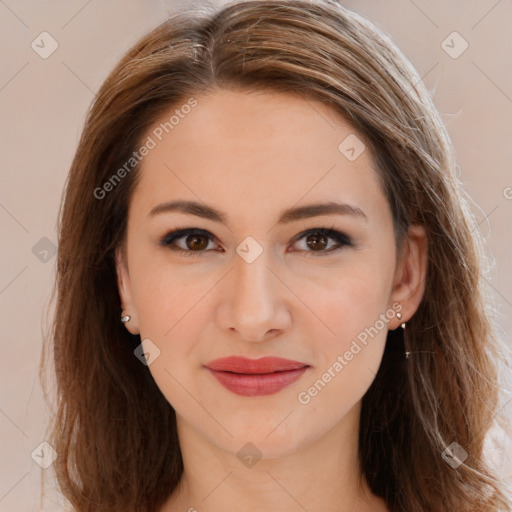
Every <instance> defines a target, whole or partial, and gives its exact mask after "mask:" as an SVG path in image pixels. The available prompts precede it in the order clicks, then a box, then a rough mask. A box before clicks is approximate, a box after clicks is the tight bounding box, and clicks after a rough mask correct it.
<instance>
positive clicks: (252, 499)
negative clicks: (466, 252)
mask: <svg viewBox="0 0 512 512" xmlns="http://www.w3.org/2000/svg"><path fill="white" fill-rule="evenodd" d="M196 98H197V100H198V105H197V106H196V107H195V108H194V109H192V110H191V112H190V113H189V114H187V115H186V116H185V117H184V119H181V120H180V122H179V124H178V125H177V126H175V127H174V129H173V131H172V132H170V133H169V134H168V135H167V136H166V137H165V138H164V139H163V140H162V141H161V142H160V143H159V144H158V145H157V146H156V147H155V148H154V149H152V150H151V151H150V152H149V154H148V155H147V156H146V157H145V158H144V160H143V166H142V169H141V171H140V172H141V173H142V174H141V176H140V178H141V180H140V182H139V183H138V185H137V188H136V189H135V191H134V194H133V196H132V198H131V202H130V207H129V215H128V228H127V237H126V240H125V244H124V245H123V246H122V248H120V250H118V251H117V253H116V256H117V275H118V286H119V292H120V297H121V302H122V307H123V311H124V312H125V314H126V313H127V314H130V315H131V317H132V318H131V320H130V321H129V322H128V323H127V324H125V325H126V328H127V329H128V330H129V331H130V332H131V333H133V334H140V336H141V340H145V341H144V342H143V346H144V347H145V348H146V349H148V350H153V349H152V348H151V346H156V347H158V349H159V350H160V354H159V356H158V357H156V359H154V361H153V362H152V363H151V364H150V365H149V370H150V372H151V374H152V376H153V378H154V379H155V381H156V383H157V385H158V386H159V388H160V389H161V391H162V393H163V394H164V396H165V397H166V398H167V400H168V401H169V403H170V404H171V405H172V406H173V408H174V409H175V411H176V415H177V425H178V433H179V439H180V446H181V450H182V455H183V459H184V467H185V471H184V474H183V477H182V479H181V481H180V485H179V487H178V488H177V489H176V490H175V492H173V493H172V494H171V495H170V497H169V499H168V501H167V502H166V503H165V505H164V507H163V508H162V509H161V512H171V511H175V510H180V511H184V510H195V509H196V510H200V511H202V512H208V511H217V510H225V511H235V510H246V511H261V510H281V511H298V510H304V509H305V510H308V511H317V510H322V511H332V512H334V511H337V512H345V511H351V510H358V511H359V512H361V511H363V512H364V511H370V510H371V511H385V510H388V509H387V508H386V506H385V504H384V502H383V500H381V499H380V498H378V497H377V496H375V495H373V494H372V493H371V491H370V489H369V488H368V485H367V483H366V482H365V480H364V478H361V472H360V467H359V463H358V456H357V439H358V428H359V417H360V406H361V399H362V397H363V395H364V394H365V392H366V390H367V389H368V388H369V386H370V384H371V383H372V381H373V379H374V377H375V374H376V372H377V370H378V367H379V365H380V362H381V359H382V354H383V350H384V346H385V341H386V334H387V331H388V329H396V328H399V326H400V324H401V323H402V322H404V321H407V320H408V319H409V318H410V317H411V316H412V315H413V314H414V312H415V311H416V309H417V307H418V305H419V303H420V301H421V297H422V294H423V291H424V288H423V282H424V278H425V272H426V261H427V242H426V236H425V231H424V229H423V228H422V227H421V226H412V227H411V229H410V231H409V233H408V238H407V240H406V242H405V244H404V246H403V250H402V251H400V254H397V252H396V249H395V239H394V232H393V222H392V215H391V210H390V207H389V204H388V202H387V200H386V197H385V195H384V192H383V189H382V186H381V184H380V181H379V178H378V175H377V173H376V171H375V169H374V163H373V159H372V156H371V154H370V151H369V149H368V148H369V146H368V145H366V150H364V151H363V152H362V153H361V154H360V156H359V157H358V158H357V159H356V160H355V161H349V160H348V159H347V158H346V157H345V155H344V154H342V153H341V152H340V151H339V150H338V145H339V144H340V142H342V141H343V140H344V139H345V138H346V137H347V136H348V135H350V134H356V135H357V136H358V138H359V139H360V140H361V141H363V140H364V139H363V137H362V136H361V135H359V134H357V132H356V131H355V130H354V129H353V128H352V127H351V126H350V125H349V124H348V123H347V122H346V121H345V120H344V119H343V118H341V117H340V116H337V115H336V114H335V113H334V112H332V111H331V110H330V109H328V107H326V106H324V105H323V104H321V103H317V102H314V101H310V100H308V101H306V100H305V99H303V98H302V97H300V96H298V95H293V94H283V93H276V94H273V93H268V92H265V93H261V92H242V91H227V90H217V91H215V92H214V93H211V94H209V95H207V96H197V97H196ZM175 109H176V106H173V108H171V109H169V114H166V115H164V116H162V119H161V121H164V120H166V119H169V116H170V115H171V114H172V113H173V112H174V110H175ZM159 123H160V121H159V122H158V123H155V126H157V125H158V124H159ZM149 134H151V130H150V131H148V133H147V134H146V135H149ZM176 199H186V200H194V201H200V202H204V203H206V204H208V205H211V206H213V207H215V208H217V209H219V210H222V211H223V212H225V215H226V218H227V225H224V224H221V223H219V222H215V221H213V220H210V219H204V218H199V217H197V216H194V215H191V214H185V213H182V212H167V213H163V214H160V215H155V216H153V217H152V216H149V215H148V214H149V212H150V211H151V209H152V208H153V207H155V206H156V205H158V204H160V203H164V202H167V201H171V200H176ZM328 201H338V202H342V203H347V204H350V205H353V206H356V207H358V208H360V209H361V210H362V211H363V212H364V214H365V216H366V218H363V217H360V216H356V215H350V214H345V215H339V214H337V215H322V216H317V217H311V218H307V219H302V220H296V221H293V222H291V223H289V224H286V225H278V224H276V223H277V219H278V217H279V215H280V213H281V212H282V211H283V210H284V209H286V208H291V207H294V206H304V205H306V204H311V203H317V202H321V203H323V202H328ZM184 227H195V228H201V229H204V230H207V231H208V232H210V233H211V234H212V235H213V237H214V239H213V241H209V240H208V239H207V238H202V239H200V240H199V249H197V245H196V246H194V237H193V236H192V237H190V236H189V238H188V241H189V245H187V237H184V238H181V239H180V240H177V241H175V245H178V246H179V247H181V248H184V249H185V250H188V251H190V252H193V251H194V250H195V251H196V252H195V253H194V254H195V255H192V256H187V255H184V254H181V253H178V252H175V251H173V250H172V249H171V248H170V247H163V246H160V245H158V241H159V239H161V238H163V237H164V236H165V235H166V234H167V233H169V232H170V231H171V230H174V229H178V228H184ZM319 227H327V228H331V227H333V228H334V229H336V230H338V231H341V232H342V233H345V234H346V235H348V236H349V237H350V238H351V240H352V242H353V245H343V246H341V248H339V249H338V250H335V251H332V250H331V248H332V247H337V246H338V242H336V240H333V239H331V238H327V239H325V240H324V241H323V242H322V240H320V242H319V243H320V248H315V246H314V243H315V240H314V235H313V240H312V235H309V238H308V236H306V237H303V238H301V239H298V240H295V237H296V236H297V235H298V234H300V233H301V232H302V231H304V230H306V229H312V228H319ZM248 236H251V237H253V238H254V239H255V240H256V241H257V242H258V244H259V245H260V246H261V248H262V250H263V252H262V253H261V254H260V255H259V257H257V258H256V259H255V260H254V261H253V262H252V263H248V262H247V261H246V260H244V259H243V258H242V257H240V256H239V255H238V254H237V252H236V248H237V246H238V245H239V244H241V242H242V241H244V239H245V238H246V237H248ZM308 240H309V241H310V245H309V246H308V244H307V241H308ZM311 241H312V243H311ZM196 243H197V242H196ZM322 243H323V244H324V245H322ZM311 246H313V247H311ZM191 247H192V248H191ZM215 249H218V250H215ZM329 250H331V252H329ZM198 251H202V253H201V254H200V255H197V252H198ZM322 251H323V252H322ZM397 303H398V304H400V305H401V308H402V309H401V313H402V315H403V316H402V319H401V320H399V319H398V318H396V316H393V318H391V319H390V320H389V322H388V324H387V325H385V326H384V328H381V329H380V330H379V332H378V334H377V335H375V336H374V337H373V338H371V339H370V341H369V342H368V343H367V345H365V346H364V347H363V348H362V350H360V351H359V352H358V353H357V355H355V356H354V357H353V359H352V360H350V361H349V362H348V364H346V366H344V368H343V370H342V371H340V372H338V373H337V374H336V376H335V377H334V378H332V379H331V381H330V382H328V384H327V385H326V386H325V387H324V388H323V389H322V390H321V391H320V392H319V393H318V394H317V395H316V396H314V397H313V398H311V400H310V402H309V403H308V404H306V405H304V404H302V403H300V402H299V401H298V398H297V397H298V394H299V393H300V392H303V391H307V390H308V389H309V388H310V387H311V386H312V385H313V384H314V383H315V381H317V380H318V379H320V378H321V377H322V374H324V373H325V372H326V371H327V369H328V368H329V367H332V365H333V363H334V362H335V361H336V360H337V357H338V356H339V355H343V354H344V353H345V352H346V351H347V350H348V349H349V348H350V346H351V343H352V342H353V340H355V339H356V338H357V336H358V334H360V333H361V332H362V331H364V330H365V328H368V327H370V326H374V325H375V324H376V321H377V320H378V319H379V315H381V314H384V313H385V312H387V311H390V310H391V311H394V310H393V309H392V308H393V304H397ZM148 339H149V340H151V342H152V343H153V344H154V345H151V346H150V345H148V342H147V341H146V340H148ZM148 347H149V348H148ZM230 355H240V356H246V357H248V358H253V359H257V358H260V357H263V356H268V355H274V356H278V357H284V358H288V359H292V360H296V361H301V362H304V363H306V364H309V365H310V368H308V370H307V371H306V373H305V374H304V375H303V376H302V377H301V378H300V379H299V380H298V381H296V382H295V383H293V384H292V385H291V386H288V387H287V388H285V389H283V390H281V391H280V392H278V393H275V394H272V395H266V396H256V397H242V396H238V395H236V394H234V393H232V392H230V391H229V390H227V389H226V388H224V387H223V386H221V385H220V384H219V383H218V382H217V380H216V379H215V378H214V377H213V376H211V375H210V373H209V372H208V370H207V369H206V368H204V366H203V365H205V364H206V363H208V362H209V361H211V360H213V359H216V358H219V357H225V356H230ZM141 364H142V363H141ZM249 442H250V443H252V444H253V445H254V446H256V447H257V449H258V450H259V452H261V454H262V455H261V459H260V460H258V462H257V463H256V464H255V465H253V466H252V467H247V466H245V465H244V464H242V462H241V461H240V460H239V458H238V457H237V452H238V451H239V450H240V449H241V448H242V447H243V446H244V445H245V444H246V443H249Z"/></svg>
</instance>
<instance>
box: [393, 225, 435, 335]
mask: <svg viewBox="0 0 512 512" xmlns="http://www.w3.org/2000/svg"><path fill="white" fill-rule="evenodd" d="M427 264H428V239H427V234H426V232H425V228H424V227H423V226H421V225H420V224H413V225H411V227H410V228H409V231H408V232H407V234H406V236H405V239H404V242H403V247H402V250H401V252H400V255H399V258H398V263H397V266H396V270H395V276H394V281H393V288H392V291H391V303H392V304H393V303H397V302H398V303H400V304H401V305H402V309H401V313H402V318H401V319H398V318H394V319H393V320H391V321H390V322H389V328H390V329H396V328H397V327H398V326H399V325H400V324H402V323H403V322H407V321H408V320H409V319H410V318H411V317H412V316H413V315H414V313H415V312H416V310H417V309H418V307H419V305H420V303H421V299H422V298H423V294H424V292H425V280H426V278H427ZM395 324H396V325H395Z"/></svg>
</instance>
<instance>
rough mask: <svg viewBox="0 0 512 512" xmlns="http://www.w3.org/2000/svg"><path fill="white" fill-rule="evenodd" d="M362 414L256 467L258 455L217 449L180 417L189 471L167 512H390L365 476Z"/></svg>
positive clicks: (263, 458) (164, 510) (260, 461)
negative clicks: (360, 433)
mask: <svg viewBox="0 0 512 512" xmlns="http://www.w3.org/2000/svg"><path fill="white" fill-rule="evenodd" d="M359 414H360V404H358V405H357V406H355V407H354V408H353V409H352V410H351V411H350V412H349V413H348V414H347V415H346V416H345V417H344V418H343V420H342V421H341V422H340V423H339V424H338V425H336V427H334V428H333V429H332V430H330V431H329V432H328V433H327V434H326V435H324V436H323V437H321V438H319V439H316V440H312V441H311V442H309V443H306V444H304V445H303V446H301V447H298V448H296V449H293V450H290V452H289V453H280V454H279V456H275V455H272V456H268V457H266V456H265V454H264V453H263V454H262V456H261V458H259V459H258V460H257V462H255V463H254V461H255V460H256V459H257V458H258V456H257V455H256V456H255V458H254V459H252V460H251V458H250V456H249V457H247V458H246V459H243V457H240V458H239V457H238V456H237V452H238V450H233V451H227V450H225V449H223V448H221V447H219V446H217V445H215V444H213V443H212V442H210V440H208V439H205V438H204V437H202V436H201V435H199V434H198V432H197V431H196V430H195V429H194V428H193V427H192V426H191V425H188V424H186V423H185V422H184V420H183V418H181V417H179V416H177V425H178V434H179V439H180V447H181V451H182V457H183V463H184V471H183V475H182V478H181V480H180V483H179V485H178V487H177V488H176V489H175V491H174V492H173V493H172V495H171V496H170V498H169V500H168V501H167V502H166V504H165V506H164V507H163V508H162V510H161V512H174V511H177V510H180V511H190V512H194V511H195V510H200V511H201V512H213V511H218V510H224V511H226V512H230V511H235V510H236V511H239V510H244V511H247V512H253V511H254V512H256V511H261V510H280V511H283V512H288V511H290V512H291V511H294V512H296V511H297V510H300V508H302V509H303V510H308V511H314V510H322V511H323V512H331V511H332V512H335V511H336V512H349V511H350V512H352V511H353V510H357V511H358V512H366V511H373V512H385V511H387V508H386V507H385V504H384V501H383V500H382V499H380V498H378V497H377V496H375V495H373V494H372V493H371V491H370V489H369V487H368V485H367V483H366V481H365V479H364V478H363V477H362V474H361V469H360V465H359V458H358V443H357V441H358V428H359ZM239 444H240V447H242V446H244V445H245V442H243V441H242V442H240V443H239ZM247 453H251V449H250V448H249V449H248V450H247ZM241 459H243V460H246V461H247V463H246V464H244V463H243V462H242V461H241Z"/></svg>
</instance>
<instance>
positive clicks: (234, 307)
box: [218, 251, 291, 342]
mask: <svg viewBox="0 0 512 512" xmlns="http://www.w3.org/2000/svg"><path fill="white" fill-rule="evenodd" d="M268 253H269V251H263V253H262V254H260V256H258V258H257V259H256V260H254V261H253V262H251V263H248V262H247V261H245V260H244V259H243V258H242V257H240V256H238V255H237V256H236V257H235V262H234V269H233V270H232V271H231V272H230V273H229V276H228V278H227V280H226V282H225V285H224V289H223V290H222V292H221V294H222V304H221V305H220V311H219V316H218V320H219V326H220V327H221V328H222V329H224V330H230V331H232V333H234V332H236V333H238V335H239V337H240V338H241V339H242V340H245V341H256V342H260V341H266V340H269V339H271V338H274V337H275V336H277V335H278V334H279V333H280V332H282V331H284V330H286V329H287V328H289V326H290V323H291V315H290V309H289V304H288V302H287V297H290V293H289V292H288V291H287V289H286V286H285V285H284V284H283V282H282V281H281V280H280V279H279V277H278V272H276V270H273V269H271V268H270V265H269V263H270V261H269V257H268V256H267V254H268Z"/></svg>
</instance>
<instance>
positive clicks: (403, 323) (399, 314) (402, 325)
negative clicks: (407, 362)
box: [396, 313, 411, 359]
mask: <svg viewBox="0 0 512 512" xmlns="http://www.w3.org/2000/svg"><path fill="white" fill-rule="evenodd" d="M396 317H397V318H398V320H402V313H397V314H396ZM400 327H401V328H402V329H405V322H402V324H401V325H400ZM410 355H411V353H410V352H405V359H409V356H410Z"/></svg>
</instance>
